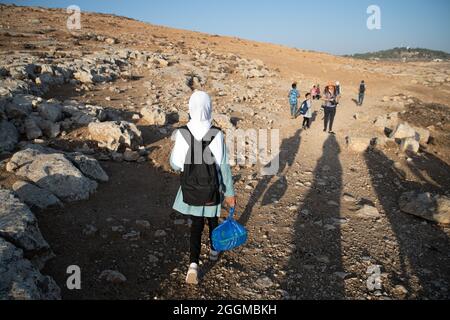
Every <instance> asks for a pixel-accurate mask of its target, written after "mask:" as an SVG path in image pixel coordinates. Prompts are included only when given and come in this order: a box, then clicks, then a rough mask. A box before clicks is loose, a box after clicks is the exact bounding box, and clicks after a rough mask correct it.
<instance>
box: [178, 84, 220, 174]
mask: <svg viewBox="0 0 450 320" xmlns="http://www.w3.org/2000/svg"><path fill="white" fill-rule="evenodd" d="M189 115H190V117H191V120H190V121H189V122H188V124H187V127H188V128H189V131H191V133H192V135H193V136H194V138H195V140H197V141H200V140H202V139H203V138H204V137H205V136H206V134H207V133H208V132H209V130H210V129H211V127H212V120H213V118H212V103H211V98H210V97H209V95H208V94H207V93H206V92H203V91H196V92H194V93H193V94H192V96H191V99H190V100H189ZM209 148H210V150H211V152H212V154H213V155H214V159H215V161H216V164H217V165H218V166H220V165H221V164H222V161H223V156H224V149H225V145H224V138H223V134H222V132H220V133H219V134H217V135H216V137H215V138H214V140H213V141H212V142H211V144H210V145H209ZM188 151H189V144H188V143H187V142H186V140H185V139H184V137H183V135H182V134H181V133H180V132H179V131H178V130H177V132H176V137H175V146H174V147H173V150H172V154H171V156H170V161H171V164H173V165H175V166H176V167H177V168H178V169H181V170H183V168H184V163H185V161H186V155H187V153H188Z"/></svg>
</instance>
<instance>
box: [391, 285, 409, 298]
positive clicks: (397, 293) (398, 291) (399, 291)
mask: <svg viewBox="0 0 450 320" xmlns="http://www.w3.org/2000/svg"><path fill="white" fill-rule="evenodd" d="M408 293H409V292H408V290H407V289H406V288H405V287H404V286H402V285H396V286H395V288H394V289H392V294H393V295H394V297H395V298H397V299H405V298H406V297H407V295H408Z"/></svg>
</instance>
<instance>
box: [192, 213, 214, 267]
mask: <svg viewBox="0 0 450 320" xmlns="http://www.w3.org/2000/svg"><path fill="white" fill-rule="evenodd" d="M191 220H192V225H191V246H190V248H191V250H190V251H191V253H190V257H191V263H196V264H199V262H200V252H201V249H202V234H203V230H204V228H205V218H204V217H195V216H192V217H191ZM206 220H208V225H209V239H210V241H211V248H212V232H213V230H214V229H215V228H217V227H218V226H219V218H217V217H216V218H206Z"/></svg>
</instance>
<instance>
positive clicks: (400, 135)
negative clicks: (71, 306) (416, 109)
mask: <svg viewBox="0 0 450 320" xmlns="http://www.w3.org/2000/svg"><path fill="white" fill-rule="evenodd" d="M390 138H392V139H405V138H414V139H416V138H417V133H416V130H414V128H412V127H411V126H410V125H408V124H404V123H401V124H399V125H398V126H397V128H396V129H395V130H394V131H393V132H392V133H391V135H390Z"/></svg>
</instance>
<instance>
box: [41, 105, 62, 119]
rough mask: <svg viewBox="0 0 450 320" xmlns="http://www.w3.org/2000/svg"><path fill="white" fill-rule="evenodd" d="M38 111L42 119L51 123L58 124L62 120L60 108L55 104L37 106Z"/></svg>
mask: <svg viewBox="0 0 450 320" xmlns="http://www.w3.org/2000/svg"><path fill="white" fill-rule="evenodd" d="M38 111H39V114H40V115H41V117H42V118H44V119H46V120H49V121H51V122H58V121H61V120H62V118H63V113H62V107H61V105H59V104H57V103H49V102H45V103H42V104H40V105H39V106H38Z"/></svg>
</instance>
